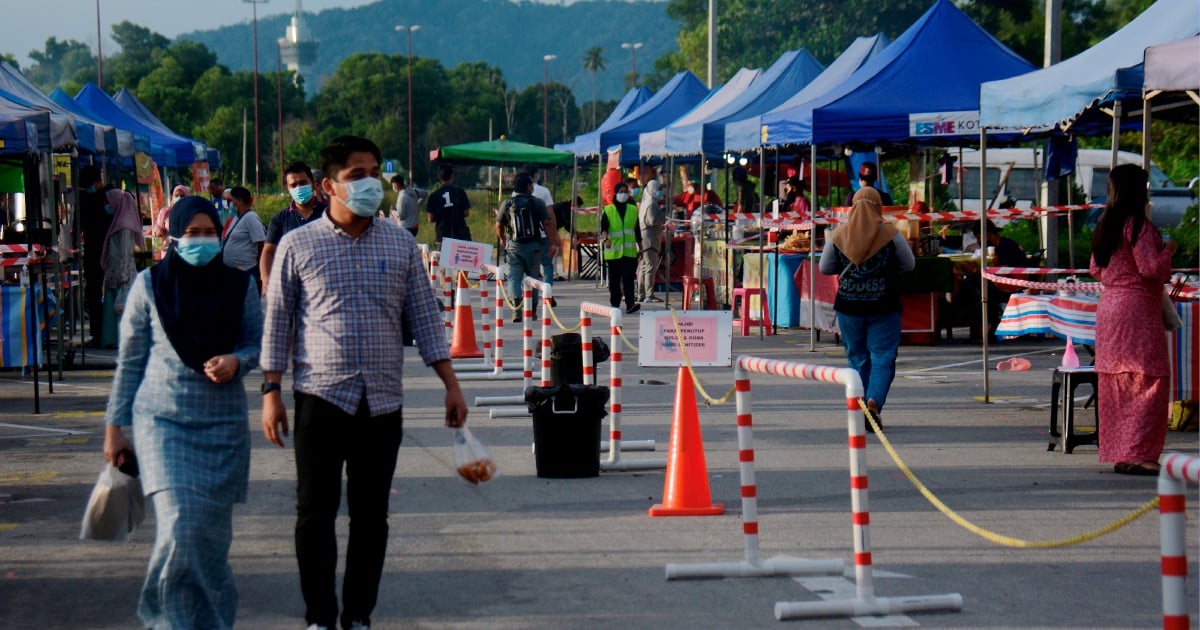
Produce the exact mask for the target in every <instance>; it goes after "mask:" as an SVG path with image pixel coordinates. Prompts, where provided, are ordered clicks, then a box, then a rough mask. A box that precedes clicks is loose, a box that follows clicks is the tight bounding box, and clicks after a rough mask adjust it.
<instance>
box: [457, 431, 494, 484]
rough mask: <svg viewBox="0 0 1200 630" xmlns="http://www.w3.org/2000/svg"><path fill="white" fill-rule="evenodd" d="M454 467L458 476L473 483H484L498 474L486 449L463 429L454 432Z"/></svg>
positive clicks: (469, 432)
mask: <svg viewBox="0 0 1200 630" xmlns="http://www.w3.org/2000/svg"><path fill="white" fill-rule="evenodd" d="M454 466H455V468H457V469H458V475H459V476H460V477H462V478H463V479H466V480H467V481H469V482H471V483H473V484H480V483H486V482H488V481H491V480H492V479H495V478H496V476H497V475H499V474H500V470H499V469H498V468H497V467H496V462H495V461H493V460H492V457H491V455H488V451H487V447H485V446H484V445H483V442H480V441H479V440H478V439H476V438H475V436H474V435H471V430H470V429H468V428H466V427H463V428H461V429H456V430H455V431H454Z"/></svg>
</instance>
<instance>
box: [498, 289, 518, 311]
mask: <svg viewBox="0 0 1200 630" xmlns="http://www.w3.org/2000/svg"><path fill="white" fill-rule="evenodd" d="M499 286H500V297H502V298H504V303H505V304H507V305H508V308H509V310H511V311H512V312H514V313H516V312H519V311H520V310H521V305H520V304H517V305H515V306H514V305H513V303H512V301H511V300H509V299H508V289H507V288H505V286H504V283H503V282H501V283H500V285H499ZM521 301H522V302H523V301H524V299H522V300H521Z"/></svg>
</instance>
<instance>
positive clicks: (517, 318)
mask: <svg viewBox="0 0 1200 630" xmlns="http://www.w3.org/2000/svg"><path fill="white" fill-rule="evenodd" d="M523 321H525V318H524V317H522V316H521V314H520V313H518V314H516V315H513V323H514V324H520V323H521V322H523Z"/></svg>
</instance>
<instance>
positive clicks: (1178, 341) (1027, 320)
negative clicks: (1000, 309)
mask: <svg viewBox="0 0 1200 630" xmlns="http://www.w3.org/2000/svg"><path fill="white" fill-rule="evenodd" d="M1098 304H1099V300H1098V299H1096V298H1095V297H1093V296H1090V295H1068V294H1064V295H1028V294H1024V293H1014V294H1013V295H1012V296H1010V297H1009V298H1008V306H1006V307H1005V309H1004V316H1003V318H1002V319H1001V320H1000V325H999V327H998V328H997V329H996V336H997V337H1000V338H1002V339H1010V338H1013V337H1020V336H1021V335H1029V334H1036V333H1046V334H1051V335H1054V336H1055V337H1058V338H1060V339H1066V338H1067V335H1070V336H1071V340H1072V341H1075V342H1078V343H1082V344H1085V345H1094V344H1095V343H1096V306H1097V305H1098ZM1175 309H1176V311H1178V312H1179V317H1180V319H1182V320H1183V327H1182V328H1180V329H1179V330H1176V331H1173V332H1170V333H1167V350H1168V351H1167V357H1168V358H1169V360H1170V365H1171V397H1172V400H1195V399H1196V397H1197V395H1198V394H1200V370H1198V369H1197V367H1196V357H1197V356H1200V352H1197V351H1198V350H1200V302H1178V303H1176V304H1175Z"/></svg>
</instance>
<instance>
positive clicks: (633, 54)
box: [621, 42, 643, 87]
mask: <svg viewBox="0 0 1200 630" xmlns="http://www.w3.org/2000/svg"><path fill="white" fill-rule="evenodd" d="M642 45H643V44H642V42H634V43H632V44H631V43H628V42H626V43H624V44H621V48H628V49H629V64H630V67H631V69H632V70H633V85H631V86H630V87H636V86H637V49H639V48H641V47H642Z"/></svg>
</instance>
